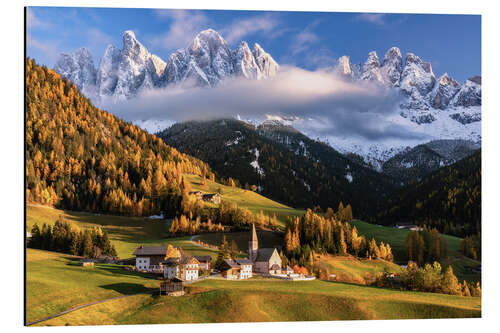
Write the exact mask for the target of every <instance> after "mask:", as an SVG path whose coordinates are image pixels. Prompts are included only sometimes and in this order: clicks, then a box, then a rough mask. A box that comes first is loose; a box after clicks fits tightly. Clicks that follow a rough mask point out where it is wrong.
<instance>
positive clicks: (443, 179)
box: [373, 151, 481, 237]
mask: <svg viewBox="0 0 500 333" xmlns="http://www.w3.org/2000/svg"><path fill="white" fill-rule="evenodd" d="M373 220H376V221H377V223H381V224H385V225H388V224H392V223H397V222H412V223H417V224H419V225H427V226H428V227H429V228H434V227H435V228H437V229H438V230H439V231H440V232H443V233H446V234H451V235H456V236H461V237H463V236H468V235H476V234H479V233H480V232H481V151H478V152H476V153H474V154H473V155H471V156H469V157H467V158H465V159H463V160H461V161H459V162H457V163H455V164H453V165H450V166H449V167H445V168H442V169H439V170H437V171H436V172H434V173H432V174H430V175H429V176H427V177H425V178H424V179H423V180H422V181H420V182H419V183H417V184H414V185H411V186H407V187H405V188H403V189H402V190H401V191H400V192H399V193H396V195H394V196H393V197H392V198H390V199H389V200H388V201H387V202H386V204H385V206H384V208H383V209H382V210H381V211H380V212H379V213H378V214H377V216H376V218H375V219H373Z"/></svg>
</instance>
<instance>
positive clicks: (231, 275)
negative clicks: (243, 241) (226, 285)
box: [220, 259, 241, 280]
mask: <svg viewBox="0 0 500 333" xmlns="http://www.w3.org/2000/svg"><path fill="white" fill-rule="evenodd" d="M220 271H221V275H222V277H223V278H226V279H228V280H237V279H239V278H240V271H241V267H240V265H238V263H237V262H236V261H234V260H233V259H224V261H223V263H222V267H221V270H220Z"/></svg>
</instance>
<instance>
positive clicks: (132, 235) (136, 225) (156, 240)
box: [26, 205, 216, 259]
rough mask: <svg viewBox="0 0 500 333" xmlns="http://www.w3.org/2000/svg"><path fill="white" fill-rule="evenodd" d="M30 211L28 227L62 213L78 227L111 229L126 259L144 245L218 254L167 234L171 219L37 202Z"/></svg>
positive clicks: (111, 233) (53, 219)
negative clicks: (77, 208) (124, 214)
mask: <svg viewBox="0 0 500 333" xmlns="http://www.w3.org/2000/svg"><path fill="white" fill-rule="evenodd" d="M26 213H27V226H28V230H31V228H32V227H33V225H34V224H35V223H38V225H39V226H41V225H42V224H43V223H47V224H50V225H53V224H54V223H55V222H56V221H57V219H58V218H59V217H60V216H61V217H63V218H64V219H65V220H67V221H68V222H71V223H72V224H74V225H75V226H77V227H78V228H82V229H84V228H93V227H101V228H102V229H103V230H105V231H106V232H108V233H109V238H110V240H111V243H112V244H113V245H114V246H115V248H116V251H117V252H118V256H119V257H120V258H123V259H124V258H131V257H133V252H134V250H135V249H136V248H137V247H138V246H140V245H147V246H153V245H168V244H172V245H175V246H180V247H182V249H183V250H184V251H185V252H186V253H189V254H192V255H210V256H212V257H215V256H216V252H215V251H214V250H211V249H207V248H203V247H201V246H197V245H195V244H193V243H192V242H191V241H190V239H191V238H190V237H187V236H186V237H177V238H166V237H167V234H168V228H170V223H171V221H166V220H159V219H149V218H141V217H125V216H113V215H100V214H92V213H83V212H74V211H67V210H60V209H54V208H50V207H43V206H34V205H28V206H27V207H26Z"/></svg>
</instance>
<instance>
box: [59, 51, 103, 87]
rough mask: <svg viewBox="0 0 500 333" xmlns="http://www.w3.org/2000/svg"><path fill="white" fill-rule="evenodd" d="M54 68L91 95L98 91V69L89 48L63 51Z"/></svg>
mask: <svg viewBox="0 0 500 333" xmlns="http://www.w3.org/2000/svg"><path fill="white" fill-rule="evenodd" d="M54 70H55V71H56V72H58V73H59V74H61V76H62V77H64V78H67V79H68V80H70V81H72V82H73V83H74V84H76V85H77V86H78V87H79V88H80V89H81V90H82V92H83V93H84V94H85V95H87V96H89V95H90V96H91V95H93V94H95V92H96V75H97V72H96V69H95V66H94V60H92V55H91V54H90V52H89V50H88V49H86V48H84V47H82V48H80V49H78V50H77V51H76V52H75V53H61V54H60V56H59V59H58V60H57V62H56V64H55V66H54Z"/></svg>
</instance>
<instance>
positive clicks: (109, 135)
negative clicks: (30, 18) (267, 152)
mask: <svg viewBox="0 0 500 333" xmlns="http://www.w3.org/2000/svg"><path fill="white" fill-rule="evenodd" d="M26 73H27V76H26V194H27V200H28V202H35V203H41V204H44V205H51V206H56V207H60V208H64V209H73V210H86V211H94V212H106V213H113V214H123V215H138V216H141V215H142V216H147V215H151V214H159V213H160V211H165V212H167V214H170V215H172V216H173V215H175V214H177V213H178V211H179V209H180V204H181V200H182V190H183V182H182V173H193V174H197V175H203V176H206V177H211V178H213V173H212V172H211V171H210V168H209V167H208V165H207V164H205V163H204V162H202V161H200V160H198V159H196V158H193V157H191V156H188V155H186V154H182V153H180V152H178V151H177V150H176V149H174V148H172V147H169V146H167V145H166V144H165V143H164V142H163V141H162V140H161V139H159V138H157V137H156V136H154V135H150V134H148V133H147V132H145V131H143V130H141V129H140V128H138V127H136V126H134V125H132V124H130V123H127V122H125V121H122V120H120V119H118V118H116V117H115V116H113V115H112V114H110V113H108V112H105V111H103V110H100V109H98V108H96V107H94V106H93V105H92V104H91V103H90V101H89V100H88V99H87V98H86V97H85V96H83V95H82V94H81V93H80V91H79V89H78V88H77V87H76V86H75V85H74V84H72V83H70V82H69V81H68V80H63V79H61V77H60V76H59V74H57V73H55V72H54V71H52V70H50V69H47V68H46V67H45V66H44V67H41V66H39V65H37V64H36V63H35V61H33V60H31V59H28V60H27V63H26Z"/></svg>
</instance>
